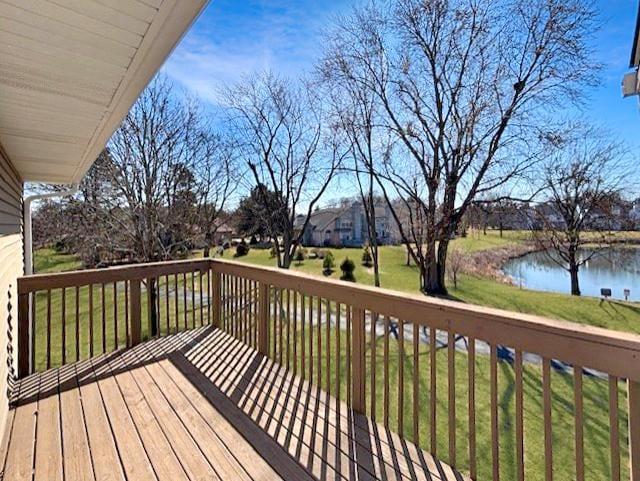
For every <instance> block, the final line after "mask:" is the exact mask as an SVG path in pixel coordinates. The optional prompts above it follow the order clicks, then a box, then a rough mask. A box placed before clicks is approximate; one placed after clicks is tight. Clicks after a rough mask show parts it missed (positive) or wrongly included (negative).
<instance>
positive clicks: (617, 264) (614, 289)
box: [503, 247, 640, 301]
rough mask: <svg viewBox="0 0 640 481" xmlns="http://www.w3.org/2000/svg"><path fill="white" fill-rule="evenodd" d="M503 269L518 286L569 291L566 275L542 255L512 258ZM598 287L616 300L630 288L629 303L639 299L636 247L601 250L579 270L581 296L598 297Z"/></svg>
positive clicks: (639, 251) (639, 259) (584, 251)
mask: <svg viewBox="0 0 640 481" xmlns="http://www.w3.org/2000/svg"><path fill="white" fill-rule="evenodd" d="M591 252H592V251H591V250H589V249H582V250H581V253H580V254H581V255H582V256H583V258H584V256H588V255H590V254H591ZM503 270H504V272H505V273H506V274H508V275H510V276H511V277H512V278H513V279H514V282H515V283H516V284H518V285H521V286H522V287H527V288H529V289H536V290H544V291H555V292H563V293H567V294H568V293H570V292H571V285H570V281H569V273H568V272H567V271H566V270H564V269H562V268H561V267H560V266H559V265H558V264H556V263H555V262H554V261H553V260H551V259H550V258H549V256H548V255H547V254H546V253H544V252H533V253H531V254H527V255H526V256H524V257H521V258H518V259H512V260H510V261H509V262H507V264H506V265H505V266H504V268H503ZM601 288H609V289H611V293H612V297H614V298H616V299H624V289H630V290H631V296H630V298H629V300H636V301H637V300H640V248H620V247H615V248H610V249H605V250H604V251H602V252H600V253H599V254H597V255H596V256H595V257H593V258H592V259H591V260H589V261H588V262H587V264H585V265H584V266H582V267H581V268H580V290H581V291H582V295H585V296H600V289H601Z"/></svg>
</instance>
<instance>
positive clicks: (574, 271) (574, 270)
mask: <svg viewBox="0 0 640 481" xmlns="http://www.w3.org/2000/svg"><path fill="white" fill-rule="evenodd" d="M569 276H570V277H571V295H572V296H579V295H580V282H579V281H578V265H577V263H575V262H570V263H569Z"/></svg>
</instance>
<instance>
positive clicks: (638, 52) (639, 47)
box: [629, 3, 640, 68]
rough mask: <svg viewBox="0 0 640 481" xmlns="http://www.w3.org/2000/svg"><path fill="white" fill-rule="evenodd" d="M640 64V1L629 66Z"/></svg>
mask: <svg viewBox="0 0 640 481" xmlns="http://www.w3.org/2000/svg"><path fill="white" fill-rule="evenodd" d="M638 66H640V3H639V4H638V15H637V17H636V31H635V34H634V36H633V45H632V46H631V60H630V65H629V67H631V68H633V67H638Z"/></svg>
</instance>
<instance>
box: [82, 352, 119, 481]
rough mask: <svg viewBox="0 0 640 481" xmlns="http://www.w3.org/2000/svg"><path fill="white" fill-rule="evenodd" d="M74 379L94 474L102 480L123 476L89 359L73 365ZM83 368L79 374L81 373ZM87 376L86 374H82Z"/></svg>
mask: <svg viewBox="0 0 640 481" xmlns="http://www.w3.org/2000/svg"><path fill="white" fill-rule="evenodd" d="M74 367H75V371H76V382H77V383H78V388H79V390H80V399H81V403H82V408H83V410H84V414H85V427H86V430H87V438H88V440H89V446H90V449H91V459H92V461H93V468H94V472H95V477H96V479H98V480H101V481H117V480H120V479H124V471H123V467H122V461H121V459H120V456H119V455H118V450H117V448H116V441H115V439H114V438H113V433H112V431H111V427H110V426H109V421H108V419H107V414H106V412H105V410H104V405H103V403H102V397H101V396H100V390H99V388H98V383H97V382H96V381H95V380H94V376H93V367H92V366H91V364H90V363H89V362H84V363H82V365H75V366H74ZM80 371H82V373H83V374H82V375H81V374H80ZM84 376H86V377H84ZM125 456H127V453H125Z"/></svg>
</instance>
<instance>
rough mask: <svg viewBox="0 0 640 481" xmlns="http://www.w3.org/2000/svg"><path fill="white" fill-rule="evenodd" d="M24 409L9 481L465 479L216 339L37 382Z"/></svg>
mask: <svg viewBox="0 0 640 481" xmlns="http://www.w3.org/2000/svg"><path fill="white" fill-rule="evenodd" d="M15 405H16V407H15V408H14V409H12V410H11V411H10V419H9V422H8V427H7V432H6V433H5V436H4V440H3V445H2V461H3V473H2V474H3V475H4V476H2V475H0V479H6V480H12V481H13V480H31V479H35V480H47V481H54V480H58V479H68V480H77V479H78V480H79V479H83V480H84V479H87V480H89V479H94V480H111V479H114V480H115V479H128V480H136V481H137V480H146V479H160V480H165V479H166V480H171V481H177V480H186V479H189V480H196V479H198V480H200V479H213V480H254V479H264V480H274V479H287V480H305V479H320V480H325V479H327V480H328V479H331V480H333V479H347V480H372V479H380V480H410V479H418V480H443V479H464V478H463V477H462V476H461V475H460V474H458V473H454V471H453V470H452V469H451V468H450V467H448V466H447V465H445V464H443V463H440V462H439V461H437V460H435V459H434V458H433V457H432V456H431V455H430V454H428V453H426V452H424V451H421V450H419V449H417V448H416V447H415V446H414V445H412V444H411V443H407V442H406V441H402V440H401V439H400V438H399V437H398V436H396V435H394V434H392V433H390V432H388V431H386V430H385V429H384V428H383V427H382V426H380V425H378V424H375V423H374V422H372V421H371V420H370V419H368V418H366V417H364V416H361V415H357V414H354V413H353V412H352V411H350V410H349V409H348V408H347V407H346V405H345V404H344V403H340V402H338V401H336V400H335V399H334V398H332V397H329V396H328V395H327V394H325V393H323V392H322V391H320V390H318V389H317V388H315V387H312V386H310V385H309V384H308V383H306V382H302V381H300V380H299V379H298V378H296V377H294V376H293V375H292V374H290V373H288V372H287V371H286V370H285V369H284V368H282V367H280V366H279V365H278V364H276V363H274V362H272V361H270V360H268V359H266V358H265V357H263V356H261V355H259V354H258V353H257V352H256V351H254V350H252V349H251V348H248V347H247V346H245V345H244V344H242V343H240V342H238V341H237V340H235V339H233V338H232V337H230V336H229V335H227V334H225V333H223V332H221V331H219V330H216V329H212V328H210V327H206V328H202V329H199V330H194V331H189V332H184V333H182V334H177V335H174V336H169V337H165V338H161V339H157V340H153V341H150V342H147V343H143V344H140V345H138V346H136V347H135V348H133V349H130V350H126V351H118V352H115V353H111V354H110V355H104V356H102V357H97V358H94V359H92V360H90V361H85V362H82V363H78V364H70V365H67V366H65V367H63V368H61V369H58V370H51V371H47V372H46V373H43V374H35V375H32V376H30V377H28V378H25V379H24V380H23V381H21V382H20V383H19V385H18V387H17V389H16V394H15Z"/></svg>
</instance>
